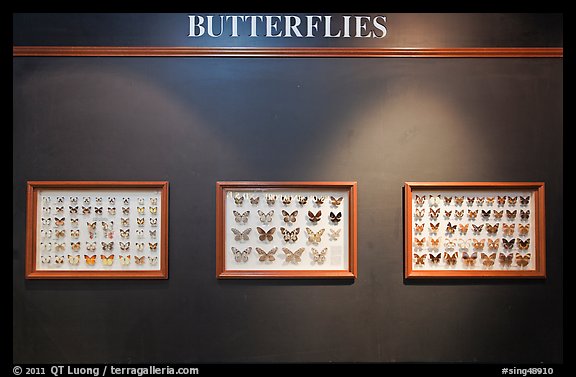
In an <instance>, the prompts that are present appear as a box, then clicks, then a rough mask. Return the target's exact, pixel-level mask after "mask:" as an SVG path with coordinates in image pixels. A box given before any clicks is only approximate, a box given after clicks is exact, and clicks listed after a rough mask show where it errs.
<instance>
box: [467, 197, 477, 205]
mask: <svg viewBox="0 0 576 377" xmlns="http://www.w3.org/2000/svg"><path fill="white" fill-rule="evenodd" d="M466 200H467V201H468V205H469V206H471V205H472V204H474V200H476V198H475V197H467V198H466Z"/></svg>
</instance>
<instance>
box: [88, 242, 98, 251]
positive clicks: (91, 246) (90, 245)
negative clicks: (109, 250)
mask: <svg viewBox="0 0 576 377" xmlns="http://www.w3.org/2000/svg"><path fill="white" fill-rule="evenodd" d="M86 250H88V251H94V250H96V242H86Z"/></svg>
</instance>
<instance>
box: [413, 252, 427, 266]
mask: <svg viewBox="0 0 576 377" xmlns="http://www.w3.org/2000/svg"><path fill="white" fill-rule="evenodd" d="M414 260H415V263H416V265H423V264H424V261H425V260H426V254H422V255H418V254H414Z"/></svg>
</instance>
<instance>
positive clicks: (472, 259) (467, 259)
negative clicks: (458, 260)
mask: <svg viewBox="0 0 576 377" xmlns="http://www.w3.org/2000/svg"><path fill="white" fill-rule="evenodd" d="M477 258H478V253H477V252H476V251H475V252H473V253H472V254H468V253H467V252H466V251H464V252H463V253H462V262H463V263H464V265H465V266H468V267H470V266H473V265H474V264H475V263H476V259H477Z"/></svg>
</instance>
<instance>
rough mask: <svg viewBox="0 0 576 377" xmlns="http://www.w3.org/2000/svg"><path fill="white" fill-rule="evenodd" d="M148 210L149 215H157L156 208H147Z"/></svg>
mask: <svg viewBox="0 0 576 377" xmlns="http://www.w3.org/2000/svg"><path fill="white" fill-rule="evenodd" d="M148 210H149V211H150V214H151V215H157V214H158V207H148Z"/></svg>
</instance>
